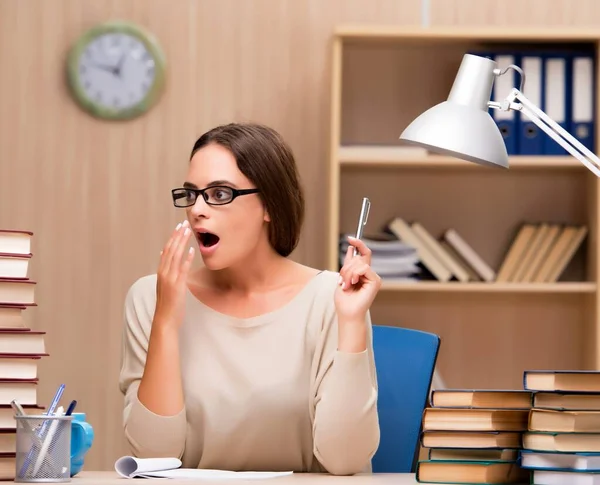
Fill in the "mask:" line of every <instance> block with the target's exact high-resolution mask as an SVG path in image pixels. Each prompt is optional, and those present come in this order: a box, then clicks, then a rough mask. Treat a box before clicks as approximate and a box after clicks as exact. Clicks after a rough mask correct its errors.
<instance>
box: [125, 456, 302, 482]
mask: <svg viewBox="0 0 600 485" xmlns="http://www.w3.org/2000/svg"><path fill="white" fill-rule="evenodd" d="M180 467H181V460H179V459H178V458H135V457H133V456H122V457H121V458H119V459H118V460H117V461H116V463H115V470H116V472H117V473H118V474H119V475H121V476H122V477H124V478H194V479H210V480H218V479H223V480H224V479H226V480H232V479H234V480H235V479H238V480H264V479H265V478H276V477H282V476H286V475H291V474H292V473H293V472H233V471H228V470H202V469H198V468H180Z"/></svg>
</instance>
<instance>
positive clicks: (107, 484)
mask: <svg viewBox="0 0 600 485" xmlns="http://www.w3.org/2000/svg"><path fill="white" fill-rule="evenodd" d="M142 481H143V482H145V483H146V485H151V484H155V483H159V482H160V483H164V484H167V485H190V484H191V483H194V482H195V483H201V484H203V485H210V484H211V483H214V484H218V485H222V484H223V483H227V482H224V481H223V480H218V481H217V480H215V481H214V482H208V481H207V480H198V481H195V480H190V479H185V480H177V479H170V480H153V479H148V478H136V479H127V478H122V477H121V476H120V475H118V474H117V473H116V472H111V471H108V472H94V471H83V472H81V473H80V474H79V475H77V476H75V477H73V478H72V479H71V483H72V484H73V485H127V484H128V483H136V484H137V483H140V482H142ZM236 482H238V483H244V484H249V483H253V484H255V485H267V484H268V485H279V484H281V485H330V484H335V485H341V484H348V485H415V484H416V483H418V482H417V481H416V480H415V475H414V473H400V474H393V473H389V474H388V473H375V474H373V475H370V474H369V475H353V476H350V477H338V476H334V475H327V474H312V473H295V474H293V475H289V476H284V477H279V478H269V479H266V480H252V481H242V480H233V482H229V483H236ZM438 485H439V484H438Z"/></svg>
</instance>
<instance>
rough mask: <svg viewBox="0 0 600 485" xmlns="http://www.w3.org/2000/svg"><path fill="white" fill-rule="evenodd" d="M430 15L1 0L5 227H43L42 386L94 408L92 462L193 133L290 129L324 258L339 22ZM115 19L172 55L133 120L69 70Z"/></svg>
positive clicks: (559, 20)
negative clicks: (333, 45) (98, 103)
mask: <svg viewBox="0 0 600 485" xmlns="http://www.w3.org/2000/svg"><path fill="white" fill-rule="evenodd" d="M595 4H596V2H595V0H579V1H576V2H573V1H572V0H553V1H551V0H535V1H534V0H526V1H523V0H503V1H499V0H494V1H491V0H431V7H432V11H431V22H432V25H453V24H462V25H465V26H468V25H481V24H485V25H488V24H496V25H565V24H566V25H590V24H591V25H598V26H599V27H600V10H599V9H597V8H595V9H593V8H592V7H593V6H594V5H595ZM575 5H577V10H576V9H575ZM519 9H521V10H522V11H521V12H519ZM420 15H421V6H420V2H419V1H417V0H352V1H350V0H327V1H325V2H324V1H323V0H285V1H284V0H270V1H269V0H262V1H261V0H238V1H233V0H212V1H208V0H206V1H202V0H196V1H195V0H177V1H173V0H113V1H109V0H0V66H2V67H1V70H0V227H16V228H24V229H31V230H33V231H34V232H35V241H34V259H33V261H32V268H31V269H32V271H31V276H32V278H33V279H35V280H37V281H38V286H37V302H38V305H39V306H38V307H37V308H35V309H31V310H29V311H28V313H27V315H28V316H29V318H30V320H31V326H32V327H34V328H38V329H43V330H46V331H47V332H48V334H47V347H48V351H49V352H50V354H51V356H50V357H49V358H46V359H45V360H44V361H42V364H41V371H40V376H41V381H40V398H41V401H42V402H43V403H47V402H49V399H50V398H51V395H52V393H53V391H54V389H55V388H56V386H57V385H58V384H59V383H60V382H65V383H66V385H67V390H66V394H65V399H71V398H76V399H78V400H79V409H80V410H84V411H87V412H88V413H89V420H90V422H92V424H93V425H94V427H95V429H96V442H95V445H94V448H93V451H92V452H91V454H90V455H89V458H88V462H87V466H88V468H92V469H94V468H95V469H98V468H102V469H108V468H111V467H112V466H113V463H114V460H115V459H116V458H117V457H118V456H119V455H120V454H122V453H123V452H125V451H126V448H125V447H124V442H123V439H122V436H121V405H122V400H121V395H120V394H119V391H118V388H117V378H118V371H119V355H120V339H121V327H122V322H121V311H122V301H123V296H124V293H125V291H126V290H127V287H128V286H129V285H130V284H131V282H132V281H133V280H134V279H135V278H137V277H139V276H141V275H143V274H146V273H150V272H153V271H154V269H155V265H156V263H157V260H158V259H157V256H158V253H159V250H160V248H161V246H162V244H163V242H164V241H165V238H166V237H167V235H168V234H169V233H170V231H171V229H172V228H173V226H174V225H175V224H176V222H177V221H178V218H180V217H181V215H180V214H178V213H177V212H176V211H175V210H174V208H173V207H172V206H171V202H170V199H169V189H170V188H171V187H172V186H173V185H174V184H177V183H178V182H179V181H180V180H181V178H182V177H183V176H184V174H185V168H186V156H187V153H188V151H189V149H190V147H191V145H192V143H193V141H194V139H195V137H196V136H198V135H199V134H200V133H201V132H203V131H204V130H206V129H208V128H209V127H212V126H213V125H215V124H217V123H222V122H227V121H231V120H255V121H260V122H264V123H267V124H269V125H272V126H273V127H275V128H276V129H278V130H280V131H281V133H282V134H283V135H284V136H285V137H286V138H287V139H288V140H289V142H290V144H291V145H292V147H293V149H294V151H295V153H296V155H297V157H298V162H299V164H300V170H301V174H302V177H303V179H304V181H305V185H306V189H307V195H308V207H307V210H308V214H307V223H306V228H305V233H304V236H303V238H302V241H301V244H300V247H299V248H298V251H297V252H296V253H295V255H294V257H295V258H296V259H298V260H301V261H303V262H305V263H307V264H312V265H318V266H322V265H324V264H325V253H326V251H325V241H324V240H323V238H322V236H323V234H324V233H325V231H324V229H325V227H326V222H327V221H326V220H325V215H326V213H327V211H326V208H325V207H324V204H325V202H326V194H325V191H326V187H327V180H326V177H327V166H326V164H327V142H328V134H329V118H328V115H329V113H328V107H329V39H330V34H331V31H332V28H333V27H334V26H335V25H336V24H338V23H358V22H363V23H371V24H395V25H417V24H419V23H420V21H421V18H420ZM114 18H122V19H127V20H133V21H136V22H138V23H140V24H142V25H143V26H145V27H146V28H148V29H150V30H151V31H152V32H154V33H155V34H156V36H157V37H158V38H159V40H160V42H161V43H162V45H163V48H164V50H165V52H166V55H167V61H168V66H169V67H168V80H167V82H168V86H167V89H166V93H165V95H164V97H163V98H162V100H161V101H160V103H159V105H158V106H157V107H156V108H155V109H154V110H153V111H151V112H150V113H149V114H148V115H147V116H145V117H143V118H142V119H138V120H135V121H132V122H128V123H108V122H100V121H96V120H94V119H92V118H90V117H89V116H87V115H86V114H84V113H83V112H81V111H80V110H79V109H78V108H77V107H76V106H75V104H74V103H73V102H72V101H71V99H70V98H69V96H68V93H67V91H66V88H65V83H64V79H63V69H64V56H65V53H66V50H67V49H68V48H69V46H70V43H71V42H73V41H74V40H75V39H76V38H77V36H78V35H79V34H81V33H82V32H83V31H84V30H85V29H87V28H89V27H91V26H93V25H94V24H95V23H97V22H102V21H105V20H109V19H114ZM309 179H310V180H311V183H310V184H308V183H307V181H308V180H309ZM84 193H87V195H84Z"/></svg>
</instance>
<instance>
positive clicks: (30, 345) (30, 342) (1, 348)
mask: <svg viewBox="0 0 600 485" xmlns="http://www.w3.org/2000/svg"><path fill="white" fill-rule="evenodd" d="M45 334H46V332H42V331H33V330H28V331H26V332H23V331H21V330H4V329H3V330H0V354H29V355H44V354H46V343H45V341H44V336H45Z"/></svg>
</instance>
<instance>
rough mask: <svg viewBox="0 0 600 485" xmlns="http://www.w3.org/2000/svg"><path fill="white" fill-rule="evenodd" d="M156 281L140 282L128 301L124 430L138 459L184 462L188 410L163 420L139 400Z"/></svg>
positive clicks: (123, 361) (123, 366)
mask: <svg viewBox="0 0 600 485" xmlns="http://www.w3.org/2000/svg"><path fill="white" fill-rule="evenodd" d="M155 281H156V278H150V277H145V278H141V279H139V280H138V281H136V282H135V283H134V284H133V285H132V286H131V288H130V289H129V291H128V293H127V296H126V298H125V309H124V329H123V338H122V352H121V371H120V375H119V389H120V390H121V393H122V394H123V395H124V398H125V404H124V410H123V427H124V431H125V438H126V440H127V442H128V444H129V446H130V448H131V451H132V453H133V455H134V456H136V457H139V458H148V457H176V458H181V457H182V455H183V452H184V449H185V437H186V427H187V423H186V412H185V408H184V409H182V410H181V411H180V412H179V413H178V414H176V415H173V416H162V415H158V414H155V413H153V412H152V411H150V410H149V409H148V408H146V406H144V405H143V404H142V403H141V402H140V400H139V399H138V388H139V386H140V382H141V380H142V375H143V373H144V366H145V363H146V355H147V353H148V342H149V339H150V329H151V326H152V318H153V315H154V304H155V294H156V293H155V292H156V287H155ZM152 282H154V284H152Z"/></svg>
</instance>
